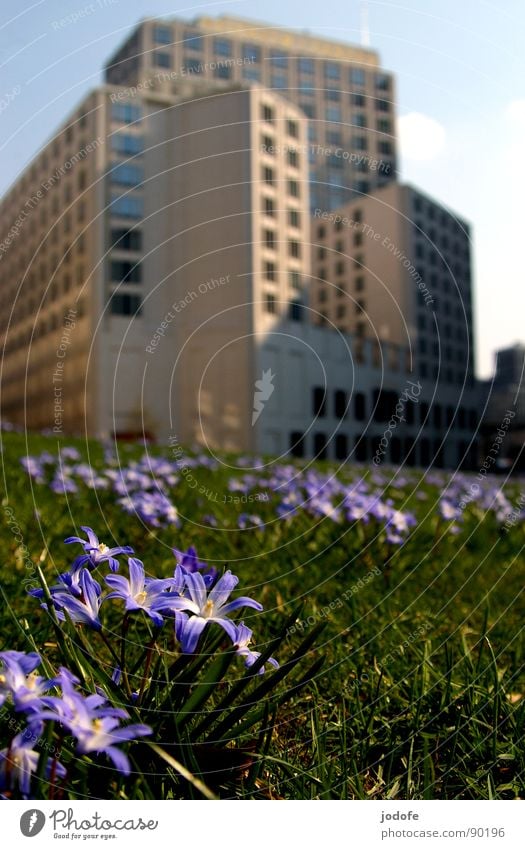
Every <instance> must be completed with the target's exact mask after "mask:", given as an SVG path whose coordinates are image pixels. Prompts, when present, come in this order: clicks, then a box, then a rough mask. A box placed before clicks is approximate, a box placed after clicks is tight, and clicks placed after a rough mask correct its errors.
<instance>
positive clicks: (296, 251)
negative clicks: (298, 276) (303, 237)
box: [288, 239, 301, 259]
mask: <svg viewBox="0 0 525 849" xmlns="http://www.w3.org/2000/svg"><path fill="white" fill-rule="evenodd" d="M288 255H289V256H292V257H294V258H295V259H299V258H300V256H301V245H300V244H299V242H296V241H295V239H293V240H290V241H289V242H288Z"/></svg>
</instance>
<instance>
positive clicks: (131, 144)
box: [111, 133, 143, 156]
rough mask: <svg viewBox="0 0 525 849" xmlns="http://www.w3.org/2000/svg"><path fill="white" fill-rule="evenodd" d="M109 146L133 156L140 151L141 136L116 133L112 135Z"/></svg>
mask: <svg viewBox="0 0 525 849" xmlns="http://www.w3.org/2000/svg"><path fill="white" fill-rule="evenodd" d="M111 147H112V149H113V150H114V151H116V152H117V153H122V154H127V155H129V156H133V155H135V154H137V153H142V149H143V146H142V138H141V137H140V136H131V135H128V133H116V134H115V135H114V136H112V139H111Z"/></svg>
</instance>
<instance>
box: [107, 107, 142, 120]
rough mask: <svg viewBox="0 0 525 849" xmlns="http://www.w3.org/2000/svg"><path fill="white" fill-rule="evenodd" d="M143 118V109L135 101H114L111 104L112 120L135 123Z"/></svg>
mask: <svg viewBox="0 0 525 849" xmlns="http://www.w3.org/2000/svg"><path fill="white" fill-rule="evenodd" d="M141 118H142V109H141V108H140V106H137V105H136V104H135V103H113V104H112V105H111V120H112V121H117V122H118V123H119V124H133V123H134V122H135V121H140V119H141Z"/></svg>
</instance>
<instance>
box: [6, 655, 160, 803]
mask: <svg viewBox="0 0 525 849" xmlns="http://www.w3.org/2000/svg"><path fill="white" fill-rule="evenodd" d="M0 662H1V667H0V706H4V704H7V705H10V706H12V708H13V710H14V711H15V712H16V713H20V714H22V715H23V716H24V717H25V721H26V723H27V725H26V727H25V728H24V729H23V730H22V731H20V733H18V734H17V735H16V736H15V737H13V739H12V740H11V741H10V743H9V745H8V746H7V747H6V748H5V749H2V750H1V751H0V790H1V792H2V793H4V794H5V793H9V792H12V791H13V790H16V789H18V790H19V791H20V792H21V793H22V794H23V795H24V796H29V794H30V790H31V787H30V784H31V776H32V774H33V773H34V772H35V771H36V769H37V766H38V762H39V757H40V754H39V752H38V751H37V750H36V749H35V748H34V747H35V744H36V743H38V741H41V740H42V735H43V733H44V723H45V722H46V721H51V722H56V723H58V724H59V726H60V727H61V729H62V733H66V732H67V733H68V734H70V735H71V736H72V737H73V738H74V739H75V743H76V746H75V750H76V752H77V754H81V755H82V754H84V755H85V754H91V753H96V754H105V755H107V756H108V757H109V758H110V759H111V760H112V761H113V763H114V765H115V767H116V768H117V769H118V770H119V772H121V773H123V774H124V775H129V773H130V771H131V769H130V763H129V760H128V757H127V755H125V754H124V752H122V751H121V750H120V749H118V748H117V746H118V744H119V743H124V742H127V741H130V740H136V739H137V738H138V737H143V736H147V735H149V734H151V733H152V732H151V728H149V727H148V726H147V725H141V724H135V725H125V726H122V725H121V722H122V720H125V719H129V714H128V713H127V712H126V711H125V710H124V709H123V708H116V707H113V706H111V705H109V704H108V702H107V699H106V698H105V697H104V696H103V695H101V694H100V693H99V694H92V695H88V696H85V695H83V694H82V693H81V692H80V691H79V689H78V684H79V680H78V678H76V677H75V676H74V675H72V673H71V672H70V671H69V670H67V669H65V668H64V667H61V668H60V670H59V672H58V675H56V676H55V677H54V678H47V679H46V678H44V677H42V676H41V675H39V674H38V673H37V671H36V670H37V667H38V666H40V664H41V662H42V661H41V658H40V655H39V654H37V652H31V653H25V652H18V651H5V652H1V653H0ZM45 776H46V778H47V779H49V780H50V781H52V782H53V781H55V780H57V779H63V778H65V776H66V769H65V767H64V766H63V765H62V764H61V763H60V762H59V761H58V759H57V758H56V757H55V758H51V757H49V758H48V759H47V762H46V767H45Z"/></svg>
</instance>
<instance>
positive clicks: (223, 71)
mask: <svg viewBox="0 0 525 849" xmlns="http://www.w3.org/2000/svg"><path fill="white" fill-rule="evenodd" d="M213 76H214V77H215V79H217V80H230V79H231V77H232V69H231V67H230V65H217V67H216V68H215V69H214V71H213Z"/></svg>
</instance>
